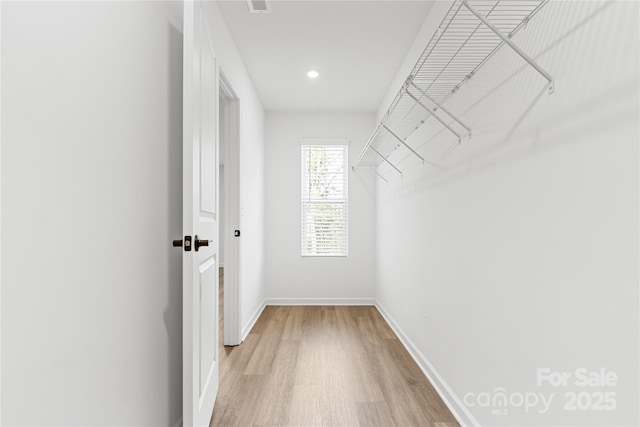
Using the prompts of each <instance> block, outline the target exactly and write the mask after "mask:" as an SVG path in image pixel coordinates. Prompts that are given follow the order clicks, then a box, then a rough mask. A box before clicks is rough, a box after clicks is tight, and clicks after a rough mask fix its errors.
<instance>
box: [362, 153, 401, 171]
mask: <svg viewBox="0 0 640 427" xmlns="http://www.w3.org/2000/svg"><path fill="white" fill-rule="evenodd" d="M369 148H371V150H373V152H374V153H376V154H377V155H378V156H380V158H382V160H384V161H385V162H387V163H389V164H390V165H391V167H392V168H394V169H395V170H396V171H397V172H398V173H399V174H400V176H402V171H401V170H400V169H398V168H397V167H396V165H394V164H393V163H391V162H390V161H389V159H387V158H386V157H385V156H383V155H382V154H380V152H379V151H378V150H376V149H375V148H373V147H369Z"/></svg>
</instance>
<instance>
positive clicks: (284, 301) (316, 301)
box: [267, 298, 376, 305]
mask: <svg viewBox="0 0 640 427" xmlns="http://www.w3.org/2000/svg"><path fill="white" fill-rule="evenodd" d="M267 305H376V300H375V299H374V298H267Z"/></svg>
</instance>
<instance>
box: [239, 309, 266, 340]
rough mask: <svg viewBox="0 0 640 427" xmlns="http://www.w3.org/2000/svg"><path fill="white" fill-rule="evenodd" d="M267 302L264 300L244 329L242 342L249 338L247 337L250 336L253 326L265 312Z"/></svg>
mask: <svg viewBox="0 0 640 427" xmlns="http://www.w3.org/2000/svg"><path fill="white" fill-rule="evenodd" d="M266 301H267V300H262V302H261V303H260V304H259V305H258V308H256V311H254V312H253V314H252V315H251V317H250V318H249V321H248V322H247V324H246V325H245V326H244V327H243V328H242V334H241V335H242V336H241V339H240V342H242V341H244V340H245V338H247V335H249V332H251V329H252V328H253V325H255V324H256V322H257V321H258V318H259V317H260V315H261V314H262V312H263V311H264V308H265V307H266V306H267V303H266Z"/></svg>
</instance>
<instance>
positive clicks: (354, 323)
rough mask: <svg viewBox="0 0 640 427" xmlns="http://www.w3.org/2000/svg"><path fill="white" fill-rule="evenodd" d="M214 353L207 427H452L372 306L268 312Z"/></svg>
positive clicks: (452, 422) (270, 309)
mask: <svg viewBox="0 0 640 427" xmlns="http://www.w3.org/2000/svg"><path fill="white" fill-rule="evenodd" d="M221 292H223V291H221ZM221 297H222V293H221ZM221 319H222V318H221ZM220 352H221V354H220V360H221V364H220V388H219V391H218V398H217V400H216V405H215V408H214V410H213V418H212V420H211V426H215V427H231V426H238V427H250V426H272V427H286V426H305V427H306V426H308V427H311V426H336V427H337V426H347V427H352V426H353V427H355V426H381V427H393V426H398V427H409V426H419V427H429V426H433V427H453V426H458V423H457V422H456V421H455V419H454V418H453V416H452V415H451V413H450V412H449V410H448V409H447V407H446V406H445V405H444V403H443V402H442V400H441V399H440V397H439V396H438V394H437V393H436V391H435V390H434V389H433V387H432V386H431V384H430V383H429V381H428V380H427V379H426V377H425V376H424V374H423V373H422V371H420V369H419V368H418V366H417V365H416V364H415V362H414V361H413V359H411V357H410V356H409V354H408V353H407V351H406V350H405V349H404V347H403V346H402V344H401V343H400V341H399V340H398V339H397V337H396V336H395V334H394V333H393V331H392V330H391V329H390V328H389V326H388V325H387V323H386V322H385V321H384V319H383V318H382V316H380V314H379V313H378V311H377V310H376V309H375V308H374V307H344V306H337V307H318V306H308V307H304V306H295V307H276V306H269V307H267V308H265V310H264V312H263V313H262V315H261V316H260V318H259V319H258V321H257V322H256V325H255V326H254V328H253V329H252V331H251V333H250V334H249V336H248V337H247V339H246V340H245V342H244V343H243V344H242V345H240V346H238V347H222V344H221V351H220Z"/></svg>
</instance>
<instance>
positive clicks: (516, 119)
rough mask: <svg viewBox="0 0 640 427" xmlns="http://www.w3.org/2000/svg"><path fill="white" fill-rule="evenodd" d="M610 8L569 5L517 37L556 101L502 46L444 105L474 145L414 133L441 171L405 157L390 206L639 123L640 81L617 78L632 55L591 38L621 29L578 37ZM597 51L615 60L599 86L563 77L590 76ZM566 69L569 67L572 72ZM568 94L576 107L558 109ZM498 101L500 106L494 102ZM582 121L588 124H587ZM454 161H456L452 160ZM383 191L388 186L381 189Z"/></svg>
mask: <svg viewBox="0 0 640 427" xmlns="http://www.w3.org/2000/svg"><path fill="white" fill-rule="evenodd" d="M613 4H614V3H613V2H606V3H604V4H602V3H601V2H578V3H576V2H571V3H565V4H561V5H553V6H555V7H556V9H555V10H554V12H555V13H554V16H553V17H551V16H550V15H551V14H550V13H548V12H549V11H548V10H547V11H545V12H547V15H546V16H539V17H536V18H535V19H534V21H532V22H531V23H530V24H529V25H532V26H533V25H536V28H535V29H532V30H531V31H527V30H525V31H523V32H522V33H519V34H518V37H515V38H514V41H515V42H516V44H518V45H520V46H522V47H523V48H524V50H525V51H527V52H529V53H531V54H532V57H533V58H534V60H536V61H539V63H540V64H541V65H542V66H543V68H546V69H547V70H548V71H549V72H550V73H551V74H552V75H553V76H554V77H555V78H556V85H555V86H556V94H555V95H549V96H547V95H546V93H547V87H548V86H547V82H546V81H544V80H543V79H542V78H541V76H540V75H539V74H537V73H536V72H535V71H534V70H533V69H532V68H531V67H530V66H529V65H528V64H526V63H524V62H523V61H522V59H521V58H519V57H518V56H517V55H516V54H515V53H514V52H513V51H511V50H510V49H509V48H508V47H507V46H503V47H502V49H501V50H500V51H499V52H498V53H497V54H496V55H495V56H494V57H493V58H492V60H491V61H489V62H488V63H487V64H485V66H484V67H483V68H482V69H481V70H480V71H479V72H478V73H477V74H476V75H475V76H474V77H473V79H471V80H470V81H469V82H468V83H467V84H466V85H465V86H463V87H462V88H461V89H460V90H459V91H458V93H456V94H455V95H454V96H453V97H452V98H451V99H450V100H449V101H448V103H447V107H448V108H449V109H451V110H452V111H453V112H454V113H456V115H457V116H458V117H460V118H461V119H462V120H463V121H464V122H466V123H467V124H468V125H470V126H471V129H472V138H471V139H463V141H462V143H461V146H462V148H463V150H460V148H459V147H460V146H459V145H458V144H457V140H455V138H454V137H453V136H452V135H451V134H450V133H448V131H447V130H446V129H445V128H443V127H442V126H439V125H438V124H437V123H433V122H427V126H423V127H422V128H421V129H420V130H419V131H418V132H416V134H415V135H413V136H412V137H411V138H410V139H409V142H410V144H411V145H413V146H414V147H416V150H417V151H418V152H419V153H421V154H423V155H424V156H425V158H431V159H437V163H438V164H440V165H442V167H441V168H433V167H431V166H428V165H425V166H424V167H422V166H418V162H417V161H415V159H413V158H412V156H411V155H410V154H405V155H404V157H403V158H401V159H396V163H397V164H402V165H403V166H404V168H403V169H404V172H405V174H404V181H403V183H404V185H402V186H401V187H399V188H396V189H395V190H394V191H391V192H389V193H387V196H386V197H385V198H387V199H388V200H393V199H395V198H401V197H403V195H408V194H415V193H414V192H415V191H416V190H426V189H430V188H435V187H439V186H442V185H446V184H448V183H451V182H455V181H457V180H460V179H468V178H470V177H471V176H473V175H474V174H478V173H481V172H482V171H484V170H487V169H492V168H495V167H497V166H499V165H501V164H505V163H509V162H515V161H518V160H520V159H523V158H525V157H527V156H530V155H532V154H534V153H535V152H538V151H540V150H547V149H551V148H555V147H558V146H560V145H564V144H575V143H577V142H578V141H579V140H580V136H583V135H584V136H586V135H594V134H597V133H601V132H607V131H608V130H610V129H612V128H615V127H617V126H620V125H623V124H625V123H632V122H633V121H635V120H637V110H638V96H637V94H638V79H637V77H631V78H630V77H629V73H628V72H627V73H626V76H622V77H623V79H622V80H620V79H616V75H615V74H621V70H617V69H616V67H615V63H617V62H620V60H619V59H617V58H613V56H614V55H617V56H620V55H623V56H626V55H628V54H629V52H627V51H625V50H624V49H620V48H619V46H603V45H602V43H603V42H602V39H603V38H600V37H598V34H596V35H595V36H592V35H591V34H593V33H597V32H600V33H602V32H607V28H610V26H619V25H620V23H619V22H609V23H608V24H607V25H602V22H598V23H597V25H598V30H597V31H594V30H593V29H591V30H590V32H589V34H590V35H589V36H588V37H589V38H590V40H585V38H584V37H583V36H584V34H583V33H581V30H583V29H586V28H588V27H589V25H590V24H592V23H593V21H594V20H595V19H596V18H600V17H601V16H602V15H603V13H605V12H606V11H607V10H608V9H610V8H611V6H612V5H613ZM549 6H551V5H549ZM549 6H548V7H549ZM601 21H602V20H601ZM558 22H563V25H557V23H558ZM559 29H562V30H559ZM541 35H544V36H541ZM520 36H523V37H520ZM591 39H595V40H591ZM604 39H605V40H606V38H604ZM609 40H611V39H609ZM598 42H599V43H600V46H598V45H597V43H598ZM594 50H597V51H598V52H608V53H610V54H609V55H608V56H609V58H608V61H607V62H608V64H609V65H608V66H600V67H599V69H600V70H599V73H598V74H599V75H600V78H599V79H594V80H592V81H590V82H589V85H588V86H585V84H584V83H585V81H584V79H580V76H577V75H575V74H568V73H566V72H564V70H568V69H571V70H572V71H573V70H580V69H582V68H588V69H590V70H593V68H594V66H593V64H594V61H597V60H598V59H597V58H594V56H596V55H597V54H598V52H594ZM576 52H578V53H577V54H576ZM611 52H615V53H611ZM569 58H570V59H569ZM567 61H571V63H570V65H569V64H568V63H567ZM548 64H550V65H548ZM620 68H623V67H620ZM616 71H618V72H617V73H616ZM636 71H637V70H636ZM563 72H564V73H563ZM636 74H637V73H636ZM625 77H626V78H625ZM612 81H614V82H616V83H615V85H612V84H611V82H612ZM496 82H497V84H496ZM487 88H489V89H487ZM569 93H570V94H571V95H572V100H574V102H572V103H571V104H568V103H567V102H564V104H563V105H561V106H558V105H557V104H556V103H555V102H554V100H555V98H557V97H559V96H563V97H564V96H566V95H568V94H569ZM496 99H497V100H500V101H499V102H496V101H495V100H496ZM603 105H604V106H606V108H603ZM585 117H587V118H589V120H588V121H585ZM431 125H433V126H431ZM569 136H570V137H569ZM604 142H605V141H603V143H604ZM454 152H455V153H458V154H457V156H453V155H452V154H453V153H454ZM454 157H457V158H455V160H454ZM381 171H382V173H383V174H384V175H385V177H387V178H391V179H390V181H393V180H396V179H397V177H395V176H393V171H385V170H384V165H383V167H382V168H381ZM407 184H408V185H407ZM379 185H382V186H384V185H385V184H384V183H383V182H381V181H379ZM391 193H392V194H393V195H392V196H391Z"/></svg>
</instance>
